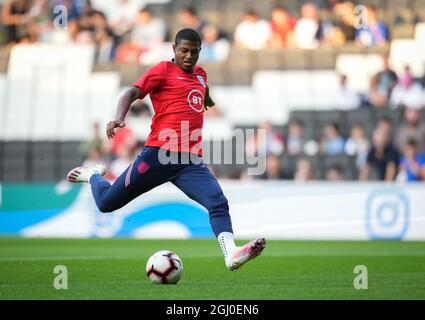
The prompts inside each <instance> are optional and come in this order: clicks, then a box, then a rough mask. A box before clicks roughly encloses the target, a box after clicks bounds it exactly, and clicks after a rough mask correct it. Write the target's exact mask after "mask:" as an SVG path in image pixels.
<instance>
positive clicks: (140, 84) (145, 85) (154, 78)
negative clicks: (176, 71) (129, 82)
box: [133, 62, 167, 99]
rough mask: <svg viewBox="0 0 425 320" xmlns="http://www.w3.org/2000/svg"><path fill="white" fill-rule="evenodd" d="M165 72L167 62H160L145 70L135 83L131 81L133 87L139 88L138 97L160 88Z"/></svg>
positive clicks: (141, 97)
mask: <svg viewBox="0 0 425 320" xmlns="http://www.w3.org/2000/svg"><path fill="white" fill-rule="evenodd" d="M166 74H167V63H166V62H161V63H159V64H157V65H156V66H154V67H152V68H150V69H149V70H148V71H146V72H145V73H144V74H143V75H142V76H141V77H140V78H139V80H137V81H136V82H135V83H133V86H134V87H137V88H139V89H140V95H139V98H140V99H143V98H144V97H145V96H146V95H148V94H149V93H151V92H152V91H154V90H156V89H158V88H160V87H161V86H162V85H163V84H164V82H165V78H166Z"/></svg>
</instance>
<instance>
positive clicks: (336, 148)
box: [320, 123, 345, 156]
mask: <svg viewBox="0 0 425 320" xmlns="http://www.w3.org/2000/svg"><path fill="white" fill-rule="evenodd" d="M344 144H345V143H344V138H343V137H342V136H341V134H340V132H339V127H338V125H337V124H336V123H330V124H328V125H326V126H325V129H324V136H323V139H322V141H321V146H320V147H321V152H322V153H323V154H326V155H330V156H334V155H338V154H342V153H344Z"/></svg>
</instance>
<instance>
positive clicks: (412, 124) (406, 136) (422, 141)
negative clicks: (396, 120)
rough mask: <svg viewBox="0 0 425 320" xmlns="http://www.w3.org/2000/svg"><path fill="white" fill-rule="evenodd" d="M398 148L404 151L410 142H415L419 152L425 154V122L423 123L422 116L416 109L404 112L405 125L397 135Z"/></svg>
mask: <svg viewBox="0 0 425 320" xmlns="http://www.w3.org/2000/svg"><path fill="white" fill-rule="evenodd" d="M395 140H396V141H395V142H396V146H397V148H398V149H399V150H404V149H405V147H406V144H407V141H409V140H415V141H416V142H417V145H418V151H419V152H420V153H425V122H424V121H421V114H420V112H419V111H418V110H415V109H409V108H408V109H406V110H405V111H404V123H403V124H402V125H401V126H400V128H399V129H398V130H397V133H396V139H395Z"/></svg>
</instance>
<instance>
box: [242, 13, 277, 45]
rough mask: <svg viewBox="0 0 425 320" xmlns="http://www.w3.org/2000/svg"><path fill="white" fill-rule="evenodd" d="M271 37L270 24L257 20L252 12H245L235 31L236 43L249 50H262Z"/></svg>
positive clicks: (255, 14)
mask: <svg viewBox="0 0 425 320" xmlns="http://www.w3.org/2000/svg"><path fill="white" fill-rule="evenodd" d="M271 35H272V32H271V27H270V23H269V22H268V21H266V20H262V19H258V16H257V13H256V12H254V11H247V12H245V15H244V18H243V21H241V22H239V24H238V25H237V26H236V29H235V41H236V43H237V44H238V45H239V46H242V47H245V48H248V49H251V50H261V49H264V48H265V47H266V46H267V45H268V44H269V41H270V39H271Z"/></svg>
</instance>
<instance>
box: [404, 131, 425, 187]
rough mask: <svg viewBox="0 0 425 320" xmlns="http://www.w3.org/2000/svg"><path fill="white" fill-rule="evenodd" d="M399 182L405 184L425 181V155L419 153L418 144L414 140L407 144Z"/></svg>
mask: <svg viewBox="0 0 425 320" xmlns="http://www.w3.org/2000/svg"><path fill="white" fill-rule="evenodd" d="M397 180H398V181H403V182H404V181H409V182H410V181H423V180H425V154H423V153H419V152H418V144H417V142H416V140H414V139H410V140H408V141H407V143H406V146H405V148H404V156H403V158H402V159H401V162H400V171H399V174H398V177H397Z"/></svg>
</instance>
